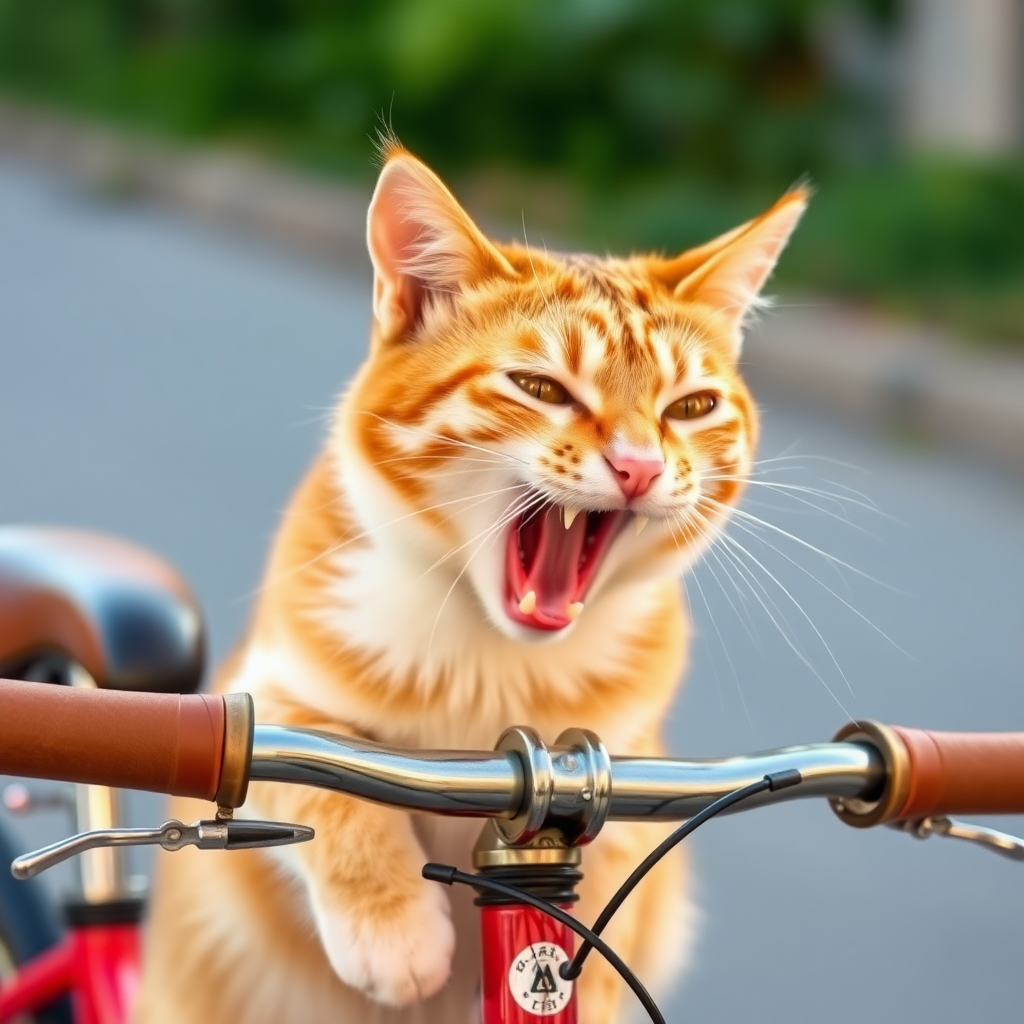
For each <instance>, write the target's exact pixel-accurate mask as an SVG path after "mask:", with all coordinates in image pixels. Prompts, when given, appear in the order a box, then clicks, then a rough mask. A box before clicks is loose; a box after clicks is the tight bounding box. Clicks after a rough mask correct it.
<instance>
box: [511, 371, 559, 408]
mask: <svg viewBox="0 0 1024 1024" xmlns="http://www.w3.org/2000/svg"><path fill="white" fill-rule="evenodd" d="M509 377H510V378H511V379H512V383H513V384H515V385H516V387H518V388H522V390H523V391H525V392H526V393H527V394H528V395H529V396H530V397H531V398H536V399H537V401H538V402H547V403H548V405H565V404H566V403H568V402H570V401H571V399H570V398H569V392H568V391H566V390H565V388H563V387H562V385H561V384H559V383H558V381H557V380H552V379H551V378H550V377H539V376H538V375H537V374H535V373H510V374H509Z"/></svg>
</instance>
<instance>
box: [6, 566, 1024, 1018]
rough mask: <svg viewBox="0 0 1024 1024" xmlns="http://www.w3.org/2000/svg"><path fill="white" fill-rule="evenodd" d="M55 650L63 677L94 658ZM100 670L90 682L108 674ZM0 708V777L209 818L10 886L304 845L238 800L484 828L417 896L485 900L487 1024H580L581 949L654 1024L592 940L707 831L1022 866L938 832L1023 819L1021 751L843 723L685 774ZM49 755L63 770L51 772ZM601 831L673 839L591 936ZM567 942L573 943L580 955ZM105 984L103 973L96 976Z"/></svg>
mask: <svg viewBox="0 0 1024 1024" xmlns="http://www.w3.org/2000/svg"><path fill="white" fill-rule="evenodd" d="M0 547H2V546H0ZM0 565H2V559H0ZM0 593H2V591H0ZM65 596H66V595H65ZM71 607H72V609H73V615H74V616H76V617H77V619H78V624H79V625H80V626H84V625H90V626H95V625H96V619H95V612H96V608H95V607H89V606H83V605H80V604H74V603H72V605H71ZM98 632H100V631H97V630H96V629H94V628H93V629H92V630H91V632H90V631H89V630H86V631H85V632H84V634H83V635H86V634H88V635H92V636H95V635H98ZM51 643H52V641H51ZM66 647H67V649H66V651H65V655H66V656H67V657H69V658H70V659H71V660H73V661H77V659H78V657H79V656H80V655H81V656H83V657H84V656H85V655H87V654H88V653H89V652H88V651H87V650H86V649H85V648H83V647H77V648H76V647H75V645H74V644H67V645H66ZM0 651H2V647H0ZM95 664H96V665H98V666H99V667H100V668H103V667H104V663H103V661H102V660H100V661H97V662H95ZM100 677H101V678H102V677H103V674H102V673H101V674H100ZM0 702H2V703H0V707H2V708H3V710H4V714H3V715H0V772H4V773H7V774H14V775H23V776H26V777H37V778H50V779H62V780H67V781H74V782H77V783H80V784H85V785H90V786H105V787H121V788H138V789H146V790H151V791H154V792H160V793H168V794H172V795H181V796H192V797H198V798H201V799H204V800H207V801H210V802H212V803H214V804H215V805H216V806H217V812H216V814H215V816H214V817H213V818H211V819H209V820H202V821H199V822H196V823H194V824H193V825H185V824H184V823H182V822H178V821H170V822H167V823H165V824H164V825H163V826H162V827H161V828H158V829H119V828H114V827H111V828H105V829H94V830H91V831H89V832H86V833H84V834H82V835H79V836H75V837H73V838H71V839H68V840H62V841H60V842H58V843H55V844H52V845H51V846H50V847H47V848H44V849H43V850H40V851H37V852H36V853H34V854H30V855H27V856H24V857H20V858H18V859H17V860H16V861H15V862H14V871H15V873H16V874H17V875H19V876H20V877H31V876H32V875H35V874H38V873H39V872H40V871H42V870H45V869H46V868H47V867H50V866H52V865H53V864H56V863H59V862H60V861H62V860H64V859H66V858H67V857H69V856H72V855H75V854H77V853H87V854H88V853H92V854H97V853H103V854H110V853H113V852H115V851H117V850H119V849H121V848H123V847H124V846H128V845H159V846H161V847H163V848H164V849H167V850H176V849H180V848H182V847H183V846H185V845H195V846H198V847H200V848H218V849H223V848H244V847H252V846H265V845H273V844H280V843H287V842H301V841H305V840H308V839H310V838H312V835H311V832H310V830H308V829H304V828H303V827H302V826H301V825H288V824H281V823H276V822H246V821H239V820H236V819H234V818H233V809H234V808H236V807H239V806H241V805H242V803H243V802H244V799H245V792H246V788H247V786H248V783H249V781H250V780H252V781H271V782H279V783H288V784H300V785H314V786H320V787H326V788H330V789H335V790H338V791H342V792H345V793H348V794H350V795H353V796H358V797H362V798H365V799H369V800H375V801H378V802H382V803H386V804H390V805H392V806H395V807H401V808H404V809H407V810H417V811H423V812H431V813H438V814H447V815H459V816H473V817H481V818H488V819H490V821H489V824H488V825H487V826H486V829H485V833H484V839H483V841H482V842H481V844H480V845H479V846H478V848H477V851H476V855H475V858H474V859H475V867H476V871H477V873H476V874H472V875H471V874H464V873H462V872H460V871H457V870H456V869H454V868H452V867H450V866H446V865H437V864H434V865H426V866H425V867H424V871H423V873H424V877H426V878H429V879H433V880H435V881H437V882H439V883H445V884H468V885H472V886H473V887H474V888H476V889H477V891H478V893H479V897H478V903H480V905H481V913H482V934H483V939H484V944H483V962H482V972H481V977H482V984H483V997H482V999H483V1021H484V1024H509V1022H514V1024H536V1018H537V1017H548V1018H550V1019H552V1021H553V1022H554V1024H574V1022H575V1020H576V1015H575V1003H574V994H575V990H574V984H573V983H574V979H575V978H576V977H578V973H579V969H580V968H581V967H582V965H583V963H584V961H585V960H586V958H587V956H588V955H589V951H590V949H591V948H596V949H597V950H598V951H599V952H600V953H601V954H602V955H605V956H606V957H608V958H609V959H610V960H611V961H612V963H613V964H614V965H615V966H616V968H617V969H618V970H620V973H622V974H623V977H624V979H625V980H626V982H627V984H629V985H630V987H631V988H632V989H633V991H634V993H635V994H636V995H637V997H638V998H639V999H640V1000H641V1003H642V1004H643V1005H644V1007H645V1009H647V1011H648V1013H649V1014H650V1015H651V1017H652V1019H653V1020H663V1018H662V1017H661V1016H660V1013H659V1011H658V1010H657V1007H656V1006H655V1005H654V1003H653V1000H651V999H650V997H649V995H648V994H647V993H646V991H645V990H644V989H643V986H642V985H641V984H640V983H639V981H638V980H637V979H635V977H633V976H632V975H631V973H630V972H629V970H628V968H627V967H626V966H625V965H623V964H621V962H620V961H617V958H616V957H615V954H614V951H613V950H610V949H608V948H607V947H606V946H605V945H604V944H603V942H602V940H601V938H600V932H601V931H602V930H603V927H604V925H605V924H606V923H607V921H608V919H609V918H610V916H611V914H613V913H614V911H615V909H616V906H617V905H618V904H620V903H621V902H622V900H624V899H625V898H627V897H628V893H629V890H630V888H631V886H632V885H633V884H635V882H636V881H637V880H638V879H639V878H640V877H642V874H643V873H644V872H645V871H646V870H647V869H648V868H649V867H650V866H651V864H653V862H654V860H656V859H657V857H659V856H661V855H663V854H664V852H666V851H667V849H668V848H669V847H670V845H672V844H674V842H678V841H680V840H681V839H682V838H685V836H686V835H687V834H689V833H690V832H692V831H693V829H694V828H696V827H698V826H699V825H700V824H701V823H702V822H704V821H706V820H707V819H708V818H710V817H712V816H713V815H714V814H717V813H722V812H727V811H730V810H733V811H734V810H739V809H743V808H746V807H753V806H760V805H764V804H769V803H776V802H779V801H782V800H787V799H792V798H795V797H810V796H817V797H825V798H827V799H829V801H830V802H831V804H832V807H833V809H834V810H835V812H836V814H837V815H838V817H839V818H840V819H841V820H843V821H845V822H846V823H847V824H850V825H853V826H856V827H861V828H867V827H872V826H875V825H878V824H883V823H884V824H895V825H897V826H898V827H900V828H903V829H904V830H905V831H909V832H911V833H912V834H914V835H917V836H919V837H925V836H927V835H932V834H945V835H949V836H952V837H954V838H960V839H965V840H970V841H972V842H979V843H983V844H985V845H988V846H989V847H991V848H992V849H995V850H997V851H998V852H1000V853H1003V854H1005V855H1008V856H1010V857H1012V858H1013V859H1024V842H1022V841H1021V840H1018V839H1014V838H1013V837H1010V836H1007V835H1005V834H1003V833H998V832H994V831H993V830H990V829H983V828H977V827H973V826H965V825H962V824H960V823H958V822H954V821H953V820H951V819H950V818H948V815H949V814H954V813H971V814H985V813H1024V734H1008V733H1007V734H974V735H971V734H950V733H929V732H923V731H918V730H910V729H903V728H894V727H887V726H882V725H878V724H874V723H867V722H863V723H850V724H848V725H847V726H846V727H844V729H842V730H840V732H839V734H838V735H837V737H836V739H835V740H834V741H833V742H831V743H822V744H813V745H808V746H802V747H790V748H783V749H780V750H775V751H768V752H764V753H760V754H754V755H749V756H747V757H742V758H728V759H719V760H701V761H685V760H681V759H656V758H616V757H613V756H610V755H609V754H608V752H607V751H606V750H605V749H604V746H603V745H602V744H601V742H600V740H599V739H598V738H597V737H596V736H594V735H593V734H592V733H589V732H587V731H585V730H578V729H570V730H568V731H567V732H566V733H563V734H562V736H560V737H559V738H558V740H557V741H556V742H555V744H554V745H553V746H552V747H550V748H548V747H547V746H546V745H545V744H544V743H543V742H542V741H541V739H540V737H539V736H537V735H536V734H535V733H533V732H532V731H531V730H530V729H528V728H525V727H516V728H511V729H509V730H506V732H505V733H504V734H503V736H502V737H501V738H500V740H499V742H498V745H497V747H496V749H495V750H494V751H493V752H488V753H484V752H480V751H423V750H420V751H406V750H402V749H399V748H392V747H386V746H381V745H377V744H372V743H368V742H365V741H358V740H353V739H350V738H346V737H342V736H335V735H332V734H328V733H323V732H317V731H312V730H304V729H296V728H286V727H282V726H274V725H263V724H254V719H253V709H252V703H251V700H250V699H249V698H248V696H247V695H246V694H231V695H228V696H225V697H219V696H210V695H199V694H184V695H179V694H169V693H163V694H159V693H138V692H128V691H123V690H121V691H119V690H116V689H99V688H95V687H88V686H79V687H66V686H45V685H40V684H39V683H37V682H24V681H9V680H6V681H3V682H2V683H0ZM56 750H61V751H63V752H64V753H65V755H66V756H67V755H69V757H68V759H66V760H64V761H63V762H59V761H58V760H57V759H55V757H54V752H55V751H56ZM615 818H630V819H642V820H678V819H684V818H685V819H687V823H686V824H685V825H684V826H682V828H680V829H678V830H677V831H676V832H675V833H674V834H673V836H671V837H670V838H669V839H668V840H666V841H665V842H664V843H663V844H661V846H660V847H659V848H658V849H657V850H655V851H654V852H652V854H651V856H650V857H648V858H647V859H646V860H645V862H644V863H643V864H641V865H640V866H639V867H638V868H637V870H636V872H634V875H633V876H632V877H631V879H630V880H629V881H628V882H627V883H626V885H625V886H623V888H622V890H620V892H619V894H618V895H617V896H616V898H615V899H613V901H612V902H611V904H609V907H608V908H607V909H606V911H605V912H604V913H603V914H602V915H601V916H600V917H599V919H598V921H597V922H595V924H594V926H593V928H591V929H587V928H585V927H584V926H583V925H581V924H580V923H579V922H576V921H574V920H573V919H572V917H571V915H570V914H569V912H568V911H569V910H570V909H571V905H572V902H573V898H574V887H575V884H576V882H577V881H578V880H579V878H580V872H579V865H580V857H581V849H582V848H584V847H585V846H586V845H587V843H589V842H590V841H592V840H593V839H594V837H595V836H596V835H597V834H598V832H599V831H600V829H601V826H602V825H603V824H604V822H605V821H606V820H610V819H615ZM573 932H576V933H578V934H579V935H580V936H581V937H582V938H583V940H584V941H583V943H582V945H580V947H579V948H578V949H576V950H575V952H574V951H573V950H574V944H575V943H574V936H573ZM119 962H120V963H121V964H123V965H126V966H127V967H128V968H129V969H130V968H132V966H133V965H134V963H135V961H134V960H133V959H132V957H130V956H129V957H126V958H124V959H123V960H121V961H119ZM103 966H104V962H103V961H102V958H100V959H98V960H97V961H94V963H93V967H92V968H91V969H95V970H97V971H100V970H102V968H103ZM107 966H109V964H108V965H107ZM30 971H31V968H27V970H26V973H28V972H30ZM129 973H130V970H129ZM129 987H130V986H129ZM28 988H29V989H31V986H28ZM97 991H98V990H97ZM86 992H92V994H93V995H95V991H93V990H91V989H88V988H87V989H86ZM12 993H13V996H12ZM19 993H20V995H19ZM25 993H26V986H25V985H24V984H23V983H19V982H17V981H16V982H15V983H14V984H13V985H8V986H4V987H3V988H0V1021H2V1020H4V1019H7V1018H9V1017H10V1016H11V1015H12V1014H13V1013H15V1012H19V1011H20V1010H23V1009H32V1008H35V1007H36V1006H37V1005H38V1004H39V1002H40V1000H39V998H38V997H39V993H38V992H36V993H35V994H34V995H33V993H32V992H31V991H29V993H28V995H26V994H25ZM117 995H118V998H119V999H120V997H122V996H124V997H126V998H127V997H128V996H130V992H128V991H126V990H119V991H118V993H117ZM79 997H80V999H79V1004H80V1005H79V1011H80V1013H81V1017H80V1019H81V1020H85V1021H89V1022H90V1024H92V1022H96V1024H117V1022H119V1021H122V1020H123V1019H124V1013H125V1007H126V1000H125V999H122V1000H121V1001H119V1002H115V1001H110V1002H109V1004H108V1005H106V1006H101V1005H94V1006H92V1007H91V1008H90V1007H87V1006H86V1004H87V1001H88V1000H87V997H86V996H83V994H82V992H81V991H80V992H79ZM83 1007H85V1010H83ZM89 1013H92V1016H91V1017H90V1016H89V1015H88V1014H89Z"/></svg>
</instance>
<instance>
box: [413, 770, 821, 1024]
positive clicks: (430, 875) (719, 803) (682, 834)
mask: <svg viewBox="0 0 1024 1024" xmlns="http://www.w3.org/2000/svg"><path fill="white" fill-rule="evenodd" d="M802 781H803V776H802V775H801V774H800V772H798V771H797V770H796V769H795V768H789V769H786V770H785V771H781V772H773V773H772V774H770V775H765V776H764V778H762V779H758V781H757V782H752V783H751V784H750V785H749V786H743V787H741V788H740V789H734V790H733V791H732V792H731V793H726V795H725V796H723V797H719V798H718V799H717V800H715V801H714V802H713V803H710V804H708V806H707V807H705V808H704V810H703V811H699V812H698V813H697V814H695V815H694V816H693V817H692V818H690V819H689V820H688V821H686V822H685V823H684V824H682V825H681V826H680V827H679V828H677V829H676V830H675V831H674V832H673V833H672V834H671V835H670V836H668V838H666V839H664V840H663V841H662V842H661V843H659V844H658V846H656V847H655V848H654V850H652V851H651V852H650V853H649V854H648V855H647V856H646V857H645V858H644V860H643V861H642V863H641V864H640V865H638V867H637V868H636V869H635V870H634V871H633V873H632V874H631V875H630V876H629V878H627V879H626V881H625V882H623V884H622V885H621V886H620V887H619V889H618V891H617V892H616V893H615V895H614V896H612V898H611V899H610V900H609V901H608V903H607V905H606V906H605V908H604V910H602V911H601V913H600V915H598V918H597V920H596V921H595V922H594V927H593V928H592V929H591V928H587V927H586V925H583V924H580V922H579V921H577V920H576V918H574V917H573V916H572V915H571V914H567V913H566V912H565V911H564V910H562V908H561V907H556V906H554V905H553V904H551V903H548V901H547V900H543V899H541V898H540V897H539V896H534V895H533V894H532V893H529V892H526V891H525V890H523V889H517V888H516V887H515V886H514V885H506V884H505V883H504V882H497V881H495V880H493V879H490V878H486V877H484V876H482V875H472V874H469V873H467V872H465V871H459V870H458V869H457V868H454V867H452V866H450V865H448V864H424V865H423V877H424V878H426V879H429V880H430V881H432V882H443V883H444V884H445V885H453V884H454V883H456V882H458V883H460V884H462V885H469V886H475V887H476V888H478V889H490V890H492V891H493V892H498V893H501V894H502V895H504V896H510V897H512V898H513V899H516V900H518V901H519V902H521V903H526V904H527V905H529V906H531V907H535V908H536V909H537V910H540V911H542V912H543V913H545V914H547V915H548V916H549V917H553V918H554V919H555V920H556V921H560V922H561V923H562V924H564V925H565V926H566V927H568V928H571V929H572V930H573V931H574V932H576V934H577V935H579V936H580V937H581V938H582V939H583V943H582V944H581V945H580V948H579V949H578V950H577V951H576V955H575V956H574V957H573V959H572V960H567V961H565V962H564V963H563V964H562V965H561V967H560V968H559V970H558V973H559V975H560V976H561V977H562V978H564V979H565V980H566V981H571V980H573V979H574V978H576V977H578V976H579V973H580V971H581V970H582V968H583V962H584V961H585V960H586V958H587V955H588V954H589V953H590V950H591V949H596V950H597V951H598V952H599V953H600V954H601V955H602V956H603V957H604V958H605V959H606V960H607V961H608V963H609V964H611V966H612V967H614V968H615V970H616V971H618V973H619V975H620V976H621V977H622V980H623V981H625V983H626V984H627V985H628V986H629V987H630V988H631V989H632V990H633V992H634V994H635V995H636V997H637V999H639V1000H640V1003H641V1005H642V1006H643V1008H644V1009H645V1010H646V1011H647V1013H648V1016H650V1018H651V1020H652V1021H654V1024H665V1018H664V1017H663V1016H662V1013H661V1010H659V1009H658V1006H657V1004H656V1003H655V1002H654V1000H653V999H652V998H651V994H650V992H648V991H647V989H646V988H645V987H644V984H643V982H641V981H640V979H639V978H638V977H637V976H636V975H635V974H634V973H633V972H632V971H631V970H630V969H629V967H627V966H626V964H625V962H624V961H623V960H622V958H621V957H620V956H619V955H618V954H617V953H616V952H615V951H614V950H613V949H612V948H611V947H610V946H609V945H608V944H607V943H606V942H605V941H604V940H603V939H602V938H601V937H600V933H601V932H602V931H603V930H604V928H605V926H606V925H607V924H608V922H609V921H610V920H611V918H612V915H613V914H614V913H615V911H616V910H618V909H619V907H620V906H622V904H623V902H624V901H625V899H626V897H627V896H629V894H630V893H631V892H632V891H633V889H635V888H636V886H637V884H638V883H639V882H640V880H641V879H642V878H643V877H644V875H646V874H647V872H648V871H650V870H651V868H653V867H654V865H655V864H657V863H658V861H659V860H661V858H662V857H664V856H665V854H666V853H668V852H669V850H671V849H672V848H673V847H674V846H676V845H677V844H678V843H681V842H682V841H683V840H684V839H685V838H686V837H687V836H688V835H690V833H691V832H693V831H694V829H697V828H699V827H700V826H701V825H703V824H704V822H705V821H707V820H708V819H710V818H713V817H714V816H715V815H716V814H718V813H719V812H721V811H724V810H726V809H727V808H729V807H732V806H733V805H734V804H737V803H739V802H740V801H741V800H746V799H747V797H750V796H754V795H755V794H757V793H763V792H764V791H765V790H771V791H772V792H774V791H775V790H778V789H788V788H789V787H790V786H796V785H798V784H799V783H800V782H802Z"/></svg>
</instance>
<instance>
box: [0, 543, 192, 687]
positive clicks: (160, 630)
mask: <svg viewBox="0 0 1024 1024" xmlns="http://www.w3.org/2000/svg"><path fill="white" fill-rule="evenodd" d="M48 655H58V656H59V657H62V658H67V659H70V660H72V661H74V662H77V663H78V664H79V665H81V666H82V667H83V668H84V669H85V670H86V671H87V672H88V673H89V674H90V675H91V676H92V677H93V679H95V680H96V682H97V684H98V685H99V686H101V687H103V688H106V689H112V690H148V691H155V692H162V693H190V692H192V691H194V690H195V689H196V688H197V687H198V686H199V683H200V681H201V680H202V675H203V658H204V636H203V620H202V616H201V614H200V612H199V608H198V606H197V604H196V601H195V599H194V597H193V596H192V593H191V592H190V590H189V589H188V587H187V586H186V585H185V583H184V581H183V580H182V579H181V577H180V576H179V575H178V573H177V572H175V571H174V570H173V569H172V568H171V567H170V566H169V565H167V564H166V563H165V562H163V561H162V560H161V559H159V558H157V557H156V556H155V555H153V554H151V553H150V552H148V551H146V550H144V549H143V548H140V547H137V546H136V545H134V544H130V543H129V542H128V541H124V540H120V539H118V538H116V537H109V536H105V535H103V534H100V533H91V532H88V531H85V530H71V529H62V528H55V527H43V526H5V527H0V667H2V668H3V670H4V671H5V672H6V673H7V674H9V675H16V674H17V668H18V667H19V666H27V665H28V664H29V663H31V662H33V661H35V660H37V659H39V658H42V657H46V656H48ZM0 674H2V673H0Z"/></svg>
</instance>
